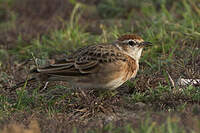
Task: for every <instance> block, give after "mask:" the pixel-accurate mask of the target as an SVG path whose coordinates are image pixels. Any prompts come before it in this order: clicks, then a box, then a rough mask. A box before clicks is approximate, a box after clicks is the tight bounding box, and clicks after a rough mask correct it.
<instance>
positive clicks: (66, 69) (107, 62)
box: [31, 34, 151, 89]
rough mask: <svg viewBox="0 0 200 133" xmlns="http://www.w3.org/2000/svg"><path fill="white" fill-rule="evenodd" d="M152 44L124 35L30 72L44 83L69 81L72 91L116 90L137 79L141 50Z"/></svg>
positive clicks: (132, 35)
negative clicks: (78, 89)
mask: <svg viewBox="0 0 200 133" xmlns="http://www.w3.org/2000/svg"><path fill="white" fill-rule="evenodd" d="M149 45H151V43H150V42H146V41H144V40H143V39H142V38H141V37H140V36H138V35H135V34H127V35H122V36H120V37H119V38H118V39H117V40H116V41H114V42H112V43H102V44H96V45H89V46H86V47H83V48H80V49H78V50H77V51H75V52H74V53H72V54H71V55H69V56H67V57H66V58H64V59H60V60H58V61H56V62H55V63H54V64H51V65H48V66H43V67H39V68H35V69H33V70H32V71H31V72H32V73H37V74H38V79H39V80H41V81H66V82H67V83H68V84H69V85H70V86H71V87H72V88H84V89H85V88H93V89H95V88H97V89H115V88H118V87H119V86H121V85H122V84H123V83H124V82H126V81H127V80H129V79H131V78H135V76H136V74H137V72H138V70H139V59H140V57H141V54H142V50H143V48H144V47H145V46H149Z"/></svg>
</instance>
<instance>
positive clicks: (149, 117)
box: [0, 0, 200, 133]
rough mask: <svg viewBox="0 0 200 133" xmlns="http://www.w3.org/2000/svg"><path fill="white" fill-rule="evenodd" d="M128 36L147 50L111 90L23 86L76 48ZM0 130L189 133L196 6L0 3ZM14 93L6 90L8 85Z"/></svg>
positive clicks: (107, 1) (199, 112)
mask: <svg viewBox="0 0 200 133" xmlns="http://www.w3.org/2000/svg"><path fill="white" fill-rule="evenodd" d="M127 33H136V34H138V35H140V36H141V37H142V38H144V40H145V41H150V42H152V43H153V46H152V47H148V48H147V49H145V50H144V52H143V54H142V58H141V60H140V69H139V72H138V74H137V76H136V78H135V79H131V80H130V81H128V82H126V83H125V84H123V85H122V86H121V87H119V88H118V89H117V90H116V91H101V92H98V91H91V90H87V89H85V90H84V93H85V94H86V96H85V94H83V93H82V92H81V91H80V90H79V89H70V88H68V87H66V86H67V83H64V82H50V83H49V84H48V86H47V88H45V89H44V88H43V87H44V84H45V83H40V82H33V83H32V82H26V81H27V79H29V78H31V76H32V75H30V73H29V71H30V70H31V69H32V68H34V67H35V62H34V61H35V60H34V59H36V58H37V63H38V64H39V65H44V64H48V63H51V62H53V61H54V60H56V59H58V58H63V57H65V56H66V55H69V54H70V53H71V52H72V51H75V50H76V49H78V48H80V47H83V46H86V45H90V44H96V43H102V42H112V41H114V40H115V39H116V38H117V37H118V36H119V35H122V34H127ZM0 47H1V49H0V75H1V77H0V131H1V132H5V133H10V132H16V133H18V132H24V133H29V132H38V133H39V132H52V133H54V132H74V133H76V132H89V133H96V132H98V133H103V132H106V133H107V132H125V133H134V132H136V133H139V132H142V133H147V132H148V133H168V132H170V133H172V132H173V133H182V132H193V133H197V132H199V130H200V86H199V84H196V85H186V86H183V85H179V84H178V81H179V80H180V79H181V78H184V79H200V3H199V1H198V0H193V1H191V0H182V1H180V0H168V1H165V0H163V1H160V0H149V1H145V0H93V1H92V0H79V1H78V0H69V1H66V0H59V1H58V0H6V1H5V0H0ZM23 81H25V82H24V83H23V84H22V86H20V87H17V88H15V89H13V90H12V91H11V88H12V87H13V86H15V85H16V84H18V83H20V82H23Z"/></svg>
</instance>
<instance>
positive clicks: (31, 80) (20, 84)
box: [7, 78, 36, 92]
mask: <svg viewBox="0 0 200 133" xmlns="http://www.w3.org/2000/svg"><path fill="white" fill-rule="evenodd" d="M35 81H36V78H31V79H28V80H26V81H23V82H19V83H17V84H16V85H15V86H13V87H10V88H7V89H8V90H9V91H10V92H12V91H14V90H16V89H17V88H19V87H22V86H24V84H25V83H26V82H35Z"/></svg>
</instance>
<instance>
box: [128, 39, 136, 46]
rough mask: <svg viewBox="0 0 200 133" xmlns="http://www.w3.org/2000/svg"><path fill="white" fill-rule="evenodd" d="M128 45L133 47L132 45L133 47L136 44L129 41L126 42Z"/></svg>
mask: <svg viewBox="0 0 200 133" xmlns="http://www.w3.org/2000/svg"><path fill="white" fill-rule="evenodd" d="M128 44H129V45H131V46H133V45H135V44H136V43H135V42H134V41H133V40H130V41H128Z"/></svg>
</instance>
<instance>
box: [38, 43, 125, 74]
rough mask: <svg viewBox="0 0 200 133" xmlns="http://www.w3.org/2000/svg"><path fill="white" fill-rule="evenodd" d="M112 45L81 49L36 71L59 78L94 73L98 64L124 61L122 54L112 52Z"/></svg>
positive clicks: (98, 67)
mask: <svg viewBox="0 0 200 133" xmlns="http://www.w3.org/2000/svg"><path fill="white" fill-rule="evenodd" d="M114 49H115V47H114V46H113V45H111V44H110V45H103V44H102V45H91V46H87V47H84V48H81V49H79V50H77V51H76V52H74V53H73V54H72V55H70V56H68V57H67V58H66V59H62V60H59V61H57V62H55V63H54V64H51V65H49V66H46V67H41V68H38V69H37V72H39V73H46V74H49V75H58V76H59V75H60V76H81V75H85V74H91V73H95V72H97V71H98V70H99V69H100V66H101V65H99V64H101V63H105V65H106V63H110V62H114V61H116V60H125V58H124V57H123V55H122V53H120V52H119V51H118V52H117V50H114Z"/></svg>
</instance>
